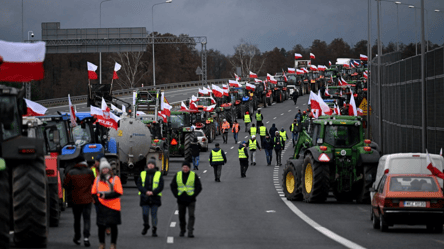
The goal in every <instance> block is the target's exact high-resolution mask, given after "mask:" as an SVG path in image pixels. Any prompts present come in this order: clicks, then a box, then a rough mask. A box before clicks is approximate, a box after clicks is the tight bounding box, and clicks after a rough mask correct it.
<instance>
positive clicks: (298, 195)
mask: <svg viewBox="0 0 444 249" xmlns="http://www.w3.org/2000/svg"><path fill="white" fill-rule="evenodd" d="M296 167H298V166H296ZM298 168H299V169H301V165H299V167H298ZM300 186H301V172H300V170H299V171H298V170H296V168H295V167H294V166H293V165H287V167H286V168H285V169H284V172H283V173H282V189H283V191H284V194H285V197H286V198H287V200H290V201H300V200H302V197H303V196H302V189H301V188H300Z"/></svg>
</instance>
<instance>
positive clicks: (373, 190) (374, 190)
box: [368, 187, 376, 193]
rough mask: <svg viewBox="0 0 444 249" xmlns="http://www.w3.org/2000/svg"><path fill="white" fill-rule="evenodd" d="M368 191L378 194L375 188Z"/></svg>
mask: <svg viewBox="0 0 444 249" xmlns="http://www.w3.org/2000/svg"><path fill="white" fill-rule="evenodd" d="M368 190H369V191H370V192H372V193H373V192H376V189H375V188H373V187H371V188H369V189H368Z"/></svg>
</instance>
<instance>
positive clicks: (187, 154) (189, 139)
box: [184, 132, 194, 162]
mask: <svg viewBox="0 0 444 249" xmlns="http://www.w3.org/2000/svg"><path fill="white" fill-rule="evenodd" d="M193 140H194V132H190V133H187V134H185V143H184V158H185V161H188V162H191V161H192V156H191V143H192V142H193Z"/></svg>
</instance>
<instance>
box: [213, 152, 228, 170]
mask: <svg viewBox="0 0 444 249" xmlns="http://www.w3.org/2000/svg"><path fill="white" fill-rule="evenodd" d="M219 150H222V149H221V148H214V149H212V150H211V151H214V152H218V151H219ZM211 151H210V165H211V166H214V165H224V164H226V163H227V157H226V156H225V152H224V151H223V150H222V157H223V158H224V161H223V162H214V163H213V154H212V152H211Z"/></svg>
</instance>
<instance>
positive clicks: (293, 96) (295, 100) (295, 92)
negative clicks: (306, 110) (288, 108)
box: [291, 89, 299, 105]
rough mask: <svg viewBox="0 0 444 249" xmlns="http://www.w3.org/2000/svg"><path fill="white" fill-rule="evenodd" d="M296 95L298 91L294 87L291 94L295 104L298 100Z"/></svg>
mask: <svg viewBox="0 0 444 249" xmlns="http://www.w3.org/2000/svg"><path fill="white" fill-rule="evenodd" d="M298 96H299V94H298V91H296V89H294V91H293V94H292V95H291V98H292V99H293V102H294V105H296V103H297V102H298Z"/></svg>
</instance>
